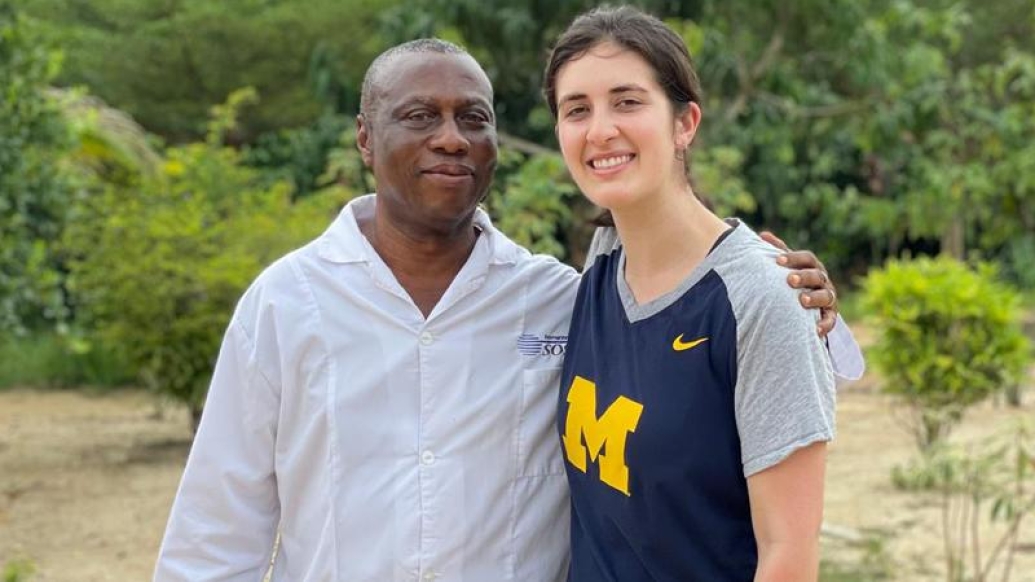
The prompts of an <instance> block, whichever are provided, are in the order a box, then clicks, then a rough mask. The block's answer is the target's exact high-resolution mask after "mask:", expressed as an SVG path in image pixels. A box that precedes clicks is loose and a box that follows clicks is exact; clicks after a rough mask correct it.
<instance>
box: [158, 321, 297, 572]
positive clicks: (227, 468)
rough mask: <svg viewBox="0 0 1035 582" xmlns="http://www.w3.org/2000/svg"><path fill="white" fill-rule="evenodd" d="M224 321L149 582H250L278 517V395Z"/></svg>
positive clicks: (239, 329) (245, 339)
mask: <svg viewBox="0 0 1035 582" xmlns="http://www.w3.org/2000/svg"><path fill="white" fill-rule="evenodd" d="M255 359H256V353H255V349H254V344H253V342H252V340H251V338H249V336H248V334H247V333H246V330H245V328H244V327H243V325H242V324H241V323H240V322H239V320H238V319H237V317H236V316H235V319H234V320H233V321H232V322H231V324H230V327H229V329H228V330H227V333H226V336H225V337H224V339H223V344H222V347H221V349H220V353H219V358H218V360H217V362H216V366H215V371H214V374H213V377H212V383H211V386H210V388H209V392H208V397H207V400H206V403H205V409H204V413H203V414H202V417H201V423H200V426H199V428H198V433H197V435H196V436H195V438H194V445H193V447H192V448H191V452H190V456H189V458H188V460H187V467H186V469H185V471H184V474H183V478H182V481H181V482H180V487H179V491H178V492H177V494H176V499H175V500H174V502H173V507H172V512H171V514H170V516H169V523H168V526H167V528H166V531H165V537H164V539H163V541H162V546H161V549H160V551H159V555H158V563H157V565H156V568H155V575H154V581H155V582H216V581H218V582H244V581H246V580H247V581H248V582H255V581H257V580H261V579H262V577H263V575H264V574H265V572H266V570H267V568H268V566H269V562H270V557H271V554H272V551H273V541H274V536H275V532H276V528H277V523H278V521H279V518H280V506H279V502H278V497H277V483H276V479H275V476H274V445H275V441H276V425H277V411H278V409H279V400H280V395H279V392H278V391H277V390H276V389H275V387H274V385H273V384H272V383H271V382H270V381H269V379H268V378H266V377H265V376H264V375H263V374H262V373H261V372H260V371H259V370H258V368H257V366H255Z"/></svg>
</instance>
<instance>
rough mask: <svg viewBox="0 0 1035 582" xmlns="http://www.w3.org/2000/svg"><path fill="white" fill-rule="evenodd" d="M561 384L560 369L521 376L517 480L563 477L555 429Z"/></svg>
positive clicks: (535, 371)
mask: <svg viewBox="0 0 1035 582" xmlns="http://www.w3.org/2000/svg"><path fill="white" fill-rule="evenodd" d="M560 381H561V369H560V368H559V367H556V368H538V369H532V370H525V371H523V372H522V378H521V408H520V417H519V418H518V443H517V449H518V461H519V465H518V471H519V475H518V476H519V477H535V476H544V475H559V474H563V473H564V463H563V462H562V460H561V448H560V439H559V438H558V436H557V428H556V427H557V422H556V419H557V391H558V390H559V389H560Z"/></svg>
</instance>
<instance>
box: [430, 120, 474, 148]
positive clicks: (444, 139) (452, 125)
mask: <svg viewBox="0 0 1035 582" xmlns="http://www.w3.org/2000/svg"><path fill="white" fill-rule="evenodd" d="M431 147H432V148H434V149H436V150H439V151H443V152H446V153H450V154H462V153H466V152H467V150H468V148H470V147H471V141H470V140H469V139H467V136H466V135H464V132H463V131H462V130H461V129H460V125H459V124H458V123H457V120H456V119H455V118H452V117H446V118H444V119H443V120H442V123H441V124H439V126H438V129H437V130H436V131H435V134H434V135H433V136H432V137H431Z"/></svg>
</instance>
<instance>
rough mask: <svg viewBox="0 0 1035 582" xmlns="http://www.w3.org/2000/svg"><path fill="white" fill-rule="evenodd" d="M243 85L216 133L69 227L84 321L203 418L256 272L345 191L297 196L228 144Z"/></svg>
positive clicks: (307, 232) (221, 111)
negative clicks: (238, 308) (237, 309)
mask: <svg viewBox="0 0 1035 582" xmlns="http://www.w3.org/2000/svg"><path fill="white" fill-rule="evenodd" d="M254 98H255V94H254V92H253V91H245V92H238V93H235V94H234V95H232V96H231V98H230V99H229V101H228V103H227V105H226V106H224V107H222V108H218V109H217V110H216V111H215V114H214V119H213V122H212V123H210V126H209V134H208V139H207V140H206V141H205V142H202V143H194V144H189V145H186V146H180V147H173V148H169V149H168V150H167V151H166V152H165V156H164V162H163V164H162V169H161V173H160V174H159V175H158V176H156V177H153V178H147V177H145V178H144V179H142V181H141V182H140V183H139V185H135V186H131V187H125V188H120V187H110V188H108V189H107V190H105V191H104V192H103V193H101V194H100V195H98V196H95V197H93V198H90V199H87V200H84V201H83V203H82V204H83V206H82V208H81V209H80V211H79V219H78V220H77V221H76V222H75V224H74V225H73V226H72V227H71V228H70V229H69V231H68V236H67V246H68V248H69V249H72V250H73V252H74V253H75V255H74V259H73V260H72V262H71V267H72V279H71V287H72V290H73V292H74V294H75V298H76V302H77V303H76V306H77V308H78V309H79V314H80V316H81V319H80V321H81V323H82V324H83V325H84V326H85V327H86V328H87V329H90V330H93V331H94V333H95V334H96V337H97V338H98V339H99V340H100V341H103V342H104V343H105V344H107V345H113V346H119V347H120V348H121V349H122V350H124V351H125V353H126V354H127V356H128V359H129V361H130V362H131V364H132V365H133V366H134V367H135V368H136V369H137V370H138V372H139V376H140V378H141V380H142V381H143V382H144V384H145V386H147V387H149V388H151V389H153V390H155V391H157V392H159V393H161V394H164V395H167V396H170V397H172V398H173V399H175V400H177V401H180V402H182V403H184V404H186V405H187V406H188V407H189V408H190V410H191V412H192V419H193V420H194V422H195V423H196V422H197V420H198V419H199V417H200V411H201V405H202V403H203V401H204V397H205V393H206V390H207V387H208V383H209V379H210V377H211V373H212V366H213V362H214V359H215V356H216V354H217V353H218V351H219V344H220V339H221V337H222V333H223V330H224V329H225V328H226V324H227V322H228V321H229V318H230V314H231V313H232V311H233V308H234V304H235V302H236V301H237V299H238V297H239V296H240V294H241V293H242V292H243V291H244V289H245V287H246V286H247V284H248V283H249V282H250V281H251V280H252V279H253V278H254V277H255V275H256V274H258V272H259V271H260V270H261V269H262V268H263V267H265V266H266V265H268V264H269V263H271V262H272V261H273V260H274V259H276V258H277V257H279V256H280V255H281V254H283V253H284V252H286V251H288V250H290V249H291V248H293V247H295V246H297V245H298V244H300V243H301V242H303V241H305V240H308V239H309V238H311V237H312V236H313V235H314V234H316V232H318V231H319V230H320V229H322V228H324V227H325V225H326V223H327V220H328V218H329V217H330V216H331V215H332V211H333V209H334V207H335V206H337V205H338V204H339V203H340V202H342V201H343V200H345V199H347V198H348V193H347V192H344V191H342V190H341V189H334V190H330V191H327V192H324V193H323V194H322V195H314V196H311V197H309V198H307V199H306V200H305V202H302V203H299V204H292V202H291V189H290V186H289V185H288V184H286V183H283V182H281V183H276V184H273V185H268V184H267V183H266V182H265V181H264V180H263V179H262V177H261V176H260V175H259V173H258V172H257V171H256V170H254V169H251V168H248V167H246V166H244V165H243V164H242V163H241V159H240V153H239V152H238V151H236V150H234V149H232V148H229V147H226V146H224V145H223V143H222V141H223V138H224V136H225V133H226V132H228V131H232V128H233V127H234V120H235V119H236V118H237V112H238V111H239V110H240V109H241V108H242V107H243V106H244V105H245V104H246V103H248V102H249V101H250V100H253V99H254Z"/></svg>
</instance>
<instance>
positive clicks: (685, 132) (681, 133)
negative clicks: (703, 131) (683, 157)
mask: <svg viewBox="0 0 1035 582" xmlns="http://www.w3.org/2000/svg"><path fill="white" fill-rule="evenodd" d="M700 124H701V107H700V106H699V105H697V104H696V103H689V104H688V105H687V106H686V109H685V110H684V111H683V112H682V113H680V114H679V115H677V116H676V124H675V141H676V149H678V150H685V149H686V148H688V147H690V144H692V143H693V142H694V136H696V135H697V128H698V126H700Z"/></svg>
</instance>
